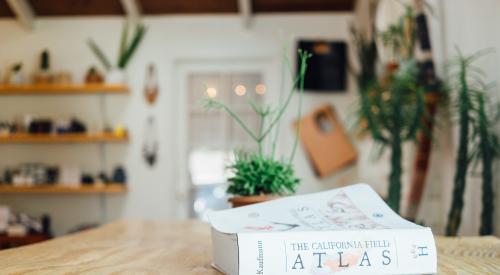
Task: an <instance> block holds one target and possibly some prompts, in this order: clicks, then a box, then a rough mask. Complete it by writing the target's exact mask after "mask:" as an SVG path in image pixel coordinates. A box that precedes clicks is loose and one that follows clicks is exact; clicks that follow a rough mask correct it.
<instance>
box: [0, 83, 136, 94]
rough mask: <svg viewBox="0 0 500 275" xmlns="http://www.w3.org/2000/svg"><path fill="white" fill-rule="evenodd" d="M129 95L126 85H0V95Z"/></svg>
mask: <svg viewBox="0 0 500 275" xmlns="http://www.w3.org/2000/svg"><path fill="white" fill-rule="evenodd" d="M78 94H125V95H127V94H129V90H128V87H127V86H126V85H108V84H64V85H62V84H23V85H0V95H78Z"/></svg>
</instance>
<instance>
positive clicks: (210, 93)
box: [206, 87, 217, 98]
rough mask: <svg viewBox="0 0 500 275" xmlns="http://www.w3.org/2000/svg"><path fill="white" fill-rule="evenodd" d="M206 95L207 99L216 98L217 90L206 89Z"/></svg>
mask: <svg viewBox="0 0 500 275" xmlns="http://www.w3.org/2000/svg"><path fill="white" fill-rule="evenodd" d="M206 93H207V96H208V97H210V98H214V97H216V96H217V89H215V88H213V87H210V88H207V90H206Z"/></svg>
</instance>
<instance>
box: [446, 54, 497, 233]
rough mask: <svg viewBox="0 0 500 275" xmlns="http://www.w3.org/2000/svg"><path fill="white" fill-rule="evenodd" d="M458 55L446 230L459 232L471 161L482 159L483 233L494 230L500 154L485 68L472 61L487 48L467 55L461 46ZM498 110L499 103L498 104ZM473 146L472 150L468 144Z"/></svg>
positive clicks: (481, 229)
mask: <svg viewBox="0 0 500 275" xmlns="http://www.w3.org/2000/svg"><path fill="white" fill-rule="evenodd" d="M457 51H458V58H457V60H456V61H455V62H454V63H455V64H456V65H458V72H457V73H456V74H455V78H456V79H457V90H458V96H457V102H456V108H457V111H458V115H459V118H458V123H459V125H458V126H459V144H458V153H457V160H456V171H455V177H454V187H453V198H452V205H451V207H450V212H449V214H448V223H447V226H446V234H447V235H448V236H456V235H457V233H458V230H459V228H460V224H461V220H462V210H463V207H464V193H465V188H466V184H467V173H468V171H469V166H470V164H471V162H476V163H477V162H479V161H481V163H482V168H483V171H482V181H483V190H482V192H483V195H482V196H483V198H482V203H483V209H482V213H481V228H480V233H481V234H483V235H486V234H492V232H493V210H494V206H493V194H494V193H493V172H492V170H493V168H492V165H493V160H494V158H496V157H498V156H499V155H500V153H499V152H500V146H499V143H498V137H497V136H496V135H495V134H494V131H493V121H492V120H490V119H489V118H488V115H487V114H488V110H487V107H486V103H485V102H486V90H487V85H485V84H484V82H483V81H482V77H483V75H484V74H483V73H482V71H481V70H480V69H479V68H477V67H475V66H474V65H473V62H474V61H476V60H477V59H478V58H479V57H481V56H483V55H484V53H485V52H484V51H481V52H478V53H476V54H473V55H471V56H464V55H463V54H462V53H461V52H460V50H458V49H457ZM497 111H498V107H497ZM471 144H472V146H473V147H474V148H473V150H472V151H471V152H470V151H469V148H470V147H471Z"/></svg>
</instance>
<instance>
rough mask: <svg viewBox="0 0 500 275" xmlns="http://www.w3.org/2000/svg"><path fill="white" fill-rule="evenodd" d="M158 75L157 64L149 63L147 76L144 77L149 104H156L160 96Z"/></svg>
mask: <svg viewBox="0 0 500 275" xmlns="http://www.w3.org/2000/svg"><path fill="white" fill-rule="evenodd" d="M158 93H159V87H158V75H157V73H156V66H155V65H154V64H149V66H148V68H147V70H146V77H145V79H144V98H145V99H146V102H147V103H148V104H149V105H154V104H155V102H156V98H157V97H158Z"/></svg>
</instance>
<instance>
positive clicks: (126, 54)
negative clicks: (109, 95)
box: [88, 23, 147, 71]
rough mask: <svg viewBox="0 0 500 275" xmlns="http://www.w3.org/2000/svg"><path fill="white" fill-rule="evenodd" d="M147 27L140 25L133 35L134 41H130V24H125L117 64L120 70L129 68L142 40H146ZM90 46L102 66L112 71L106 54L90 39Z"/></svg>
mask: <svg viewBox="0 0 500 275" xmlns="http://www.w3.org/2000/svg"><path fill="white" fill-rule="evenodd" d="M146 30H147V29H146V27H145V26H144V25H142V24H139V25H137V26H136V27H135V31H134V34H133V35H132V39H131V40H130V42H129V40H128V24H127V23H125V25H124V26H123V30H122V34H121V38H120V49H119V51H118V61H117V64H116V67H117V68H119V69H125V68H126V67H127V64H128V63H129V62H130V60H131V59H132V56H133V54H134V53H135V51H136V50H137V48H138V47H139V44H140V43H141V41H142V39H143V38H144V35H145V34H146ZM88 45H89V47H90V49H91V50H92V52H93V53H94V54H95V56H96V57H97V59H99V61H100V62H101V64H102V65H103V66H104V68H105V69H106V70H108V71H109V70H111V69H112V68H113V66H112V65H111V62H110V61H109V59H108V58H107V57H106V55H105V54H104V52H103V51H102V50H101V48H100V47H99V46H98V45H97V44H96V43H95V42H94V40H92V39H89V40H88Z"/></svg>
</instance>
